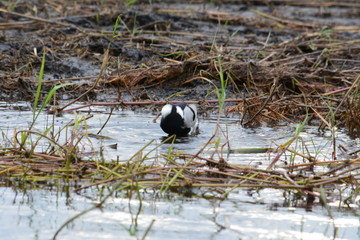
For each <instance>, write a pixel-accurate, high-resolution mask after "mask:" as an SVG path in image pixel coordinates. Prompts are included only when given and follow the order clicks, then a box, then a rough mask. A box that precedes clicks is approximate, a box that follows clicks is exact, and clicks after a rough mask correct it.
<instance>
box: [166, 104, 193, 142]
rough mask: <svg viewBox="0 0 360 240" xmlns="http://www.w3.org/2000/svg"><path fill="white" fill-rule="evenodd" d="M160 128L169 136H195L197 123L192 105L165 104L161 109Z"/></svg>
mask: <svg viewBox="0 0 360 240" xmlns="http://www.w3.org/2000/svg"><path fill="white" fill-rule="evenodd" d="M160 127H161V128H162V130H163V131H164V132H166V133H167V134H169V135H173V134H175V135H177V136H186V135H187V134H189V133H190V134H197V133H198V130H199V129H198V128H199V122H198V117H197V109H196V106H195V105H194V104H187V103H179V104H174V105H171V104H166V105H165V106H164V107H163V108H162V109H161V122H160Z"/></svg>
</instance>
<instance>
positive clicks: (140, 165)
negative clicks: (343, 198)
mask: <svg viewBox="0 0 360 240" xmlns="http://www.w3.org/2000/svg"><path fill="white" fill-rule="evenodd" d="M147 151H148V150H147V149H146V148H143V149H142V150H140V151H139V152H137V153H136V154H135V155H134V157H132V158H131V159H129V160H128V161H97V160H96V161H95V160H81V159H72V161H71V162H69V158H68V157H61V156H59V155H55V154H52V155H50V154H46V153H37V152H34V153H31V154H30V153H29V152H27V151H21V150H20V149H14V148H12V149H11V148H9V149H1V152H0V155H1V156H0V175H1V178H2V179H3V181H4V182H11V181H18V180H21V181H23V182H28V183H39V184H41V183H46V184H48V183H51V182H52V181H54V182H58V181H60V183H61V184H65V183H68V184H69V183H70V184H71V185H72V186H75V185H76V186H79V185H81V186H80V187H74V188H75V191H82V190H84V189H86V188H91V187H93V186H99V185H100V186H103V185H109V186H114V185H116V184H117V183H119V182H121V184H120V186H118V188H119V189H133V188H134V187H136V188H139V189H148V188H149V189H159V190H161V191H168V190H174V191H177V190H178V189H180V192H181V189H184V188H185V189H188V192H189V191H190V192H191V191H192V189H196V191H197V192H198V191H200V192H202V193H205V192H208V191H209V189H212V190H213V191H217V192H222V193H223V194H222V197H226V196H227V194H228V193H230V192H231V191H232V190H233V189H235V188H251V189H262V188H276V189H284V190H294V191H297V192H299V193H301V194H303V195H305V196H307V195H313V196H316V197H320V194H319V193H318V192H319V189H320V188H326V189H333V188H335V187H336V186H338V185H344V184H345V185H348V186H353V187H354V188H355V189H358V182H359V179H360V178H359V175H360V172H359V169H360V165H359V164H360V158H359V157H357V158H352V159H346V160H345V159H344V160H332V161H317V160H316V159H315V160H313V161H311V162H310V161H309V162H307V163H297V164H295V163H294V164H288V165H285V164H276V165H275V164H273V163H271V164H270V165H269V166H268V167H267V168H263V169H259V168H255V167H252V166H243V165H236V164H230V163H228V162H226V161H224V160H223V159H220V160H215V159H214V158H213V157H205V156H206V155H208V154H201V153H200V152H199V153H197V154H187V153H180V154H179V153H168V154H166V155H165V154H159V155H158V156H156V157H155V158H151V159H148V158H147V157H146V155H147V154H143V153H146V152H147ZM272 151H274V150H272ZM282 152H283V151H279V152H278V154H279V153H282ZM278 154H276V155H278ZM142 155H145V157H141V156H142ZM203 155H205V156H203ZM277 157H278V156H275V157H274V160H275V161H276V159H277ZM318 167H321V168H320V169H322V170H319V168H318ZM314 168H317V170H316V171H314ZM75 183H76V184H75ZM80 183H81V184H80ZM354 194H356V191H354ZM348 198H349V199H350V198H351V196H348Z"/></svg>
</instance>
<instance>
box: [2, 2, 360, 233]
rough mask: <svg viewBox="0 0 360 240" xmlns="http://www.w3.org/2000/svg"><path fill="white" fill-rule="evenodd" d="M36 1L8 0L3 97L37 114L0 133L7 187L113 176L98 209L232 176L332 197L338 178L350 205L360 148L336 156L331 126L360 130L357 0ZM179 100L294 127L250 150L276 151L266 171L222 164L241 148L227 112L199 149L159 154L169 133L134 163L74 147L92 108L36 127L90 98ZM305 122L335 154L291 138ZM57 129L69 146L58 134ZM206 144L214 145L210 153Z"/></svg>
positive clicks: (88, 182) (230, 183) (233, 184)
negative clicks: (323, 156) (122, 196)
mask: <svg viewBox="0 0 360 240" xmlns="http://www.w3.org/2000/svg"><path fill="white" fill-rule="evenodd" d="M40 2H41V1H35V0H33V1H2V3H0V20H1V21H0V22H1V23H0V30H1V33H0V38H1V42H0V48H1V51H0V59H1V66H0V79H1V81H0V90H1V92H2V93H1V95H0V98H1V99H2V100H4V101H6V102H16V101H20V100H26V101H29V102H31V103H33V112H34V117H33V123H32V124H31V126H29V127H28V128H27V129H26V130H15V131H14V136H6V137H5V139H7V141H6V143H1V147H0V176H1V179H2V180H1V182H2V183H1V184H2V185H4V186H6V185H9V186H10V185H12V183H16V182H27V183H29V185H31V184H32V183H45V185H47V184H48V185H56V184H58V183H59V182H61V183H60V185H61V184H64V183H70V184H72V183H75V182H78V181H81V182H82V183H83V184H82V185H81V186H80V187H76V186H75V185H72V186H74V189H73V190H74V191H77V192H78V191H82V190H84V189H86V188H91V187H95V186H101V185H106V186H109V185H110V186H113V188H112V189H113V190H112V191H110V193H109V195H107V196H106V197H104V198H102V201H101V202H100V203H99V204H97V205H96V206H95V207H94V208H101V205H102V204H103V203H104V202H105V201H106V199H107V198H108V197H109V196H111V194H112V193H113V192H114V191H119V190H123V189H130V190H133V191H135V192H139V190H140V189H148V188H151V189H153V188H155V189H158V190H159V191H161V192H166V191H170V190H171V191H176V192H179V193H181V192H189V191H188V190H184V189H190V192H191V189H203V193H205V192H207V191H208V189H213V190H214V189H215V191H216V192H218V193H219V194H217V195H216V197H219V198H224V199H225V198H226V196H227V195H228V194H229V193H231V191H232V190H234V189H236V188H252V189H263V188H279V189H284V190H289V191H296V192H297V193H299V194H300V195H301V196H302V197H303V198H304V201H305V202H306V205H307V206H306V207H309V208H311V204H312V203H313V202H314V201H315V199H318V200H319V201H320V202H321V203H322V204H324V206H327V201H328V198H327V195H328V194H329V193H330V192H332V190H333V189H335V188H337V187H339V186H340V185H342V186H346V187H347V188H350V189H352V190H351V192H350V193H349V194H347V195H346V196H343V198H342V199H341V205H342V206H348V207H349V206H350V205H351V204H354V203H355V199H356V198H357V196H358V194H359V191H360V188H359V180H360V176H359V175H360V171H359V168H360V165H359V163H360V157H359V151H360V150H357V151H353V152H349V151H348V152H347V151H346V149H345V150H344V149H342V150H343V151H344V152H346V154H347V156H348V158H346V159H336V156H337V154H336V152H337V151H338V149H339V146H337V144H336V131H337V129H338V128H345V129H347V131H348V134H349V136H351V137H353V138H357V137H359V134H360V67H359V66H360V27H359V26H360V25H356V24H353V23H354V22H356V21H357V22H358V20H356V18H357V19H358V18H359V10H360V4H359V3H358V2H357V1H351V0H348V1H342V2H334V1H321V2H313V1H279V0H268V1H266V4H265V3H264V1H210V2H209V3H204V1H193V3H192V4H188V5H186V4H178V3H174V2H173V1H150V2H149V1H124V2H121V1H112V0H109V1H94V2H96V3H89V2H87V1H81V0H80V1H67V0H65V1H61V2H58V1H51V2H50V1H45V2H46V4H40ZM234 2H236V3H238V4H234ZM355 10H356V11H355ZM345 16H346V18H345ZM304 19H309V20H307V21H306V20H304ZM65 96H66V97H65ZM104 99H105V100H106V101H104ZM179 101H186V102H189V103H197V104H198V105H199V108H200V109H201V110H202V111H203V112H206V111H210V110H209V109H210V108H211V109H212V111H216V112H217V114H218V116H219V117H218V121H220V119H221V118H220V116H223V115H224V114H238V115H240V116H241V118H240V120H239V122H240V123H241V125H242V126H243V127H256V126H259V124H261V123H263V122H268V123H271V124H276V123H279V122H289V123H298V127H297V129H296V131H295V133H294V137H293V138H292V139H291V140H290V141H288V142H287V143H285V144H283V145H279V146H277V148H276V149H254V151H255V152H258V151H268V152H271V153H272V154H273V156H274V158H273V159H272V160H271V163H270V164H269V165H268V166H267V167H266V168H264V169H258V168H254V167H251V166H239V165H234V164H230V163H228V162H226V157H224V155H226V152H227V153H229V152H231V151H246V149H245V150H241V149H240V150H239V149H238V150H236V149H230V147H229V143H228V140H227V136H226V134H225V133H224V130H222V129H220V126H219V124H218V127H217V128H216V129H215V131H214V135H213V136H212V137H211V138H210V139H209V140H208V142H206V143H204V147H202V148H201V149H199V151H198V152H197V153H196V154H189V153H186V152H183V153H177V152H174V151H172V148H171V145H170V147H169V151H168V153H167V154H161V153H159V154H158V155H157V156H156V157H151V158H150V157H149V154H150V153H152V152H154V151H156V149H157V148H158V147H159V146H160V145H162V144H164V142H163V143H160V144H159V145H158V146H155V147H154V146H153V145H151V143H152V142H149V143H148V144H146V145H145V146H143V147H142V148H141V149H139V151H138V152H137V153H135V154H134V155H133V157H131V158H130V159H128V161H126V162H119V161H116V160H113V159H105V160H104V159H102V160H99V159H97V158H96V159H90V160H83V158H82V154H83V153H82V152H81V151H80V150H79V147H78V146H79V144H80V143H81V141H82V140H83V139H84V138H88V135H87V134H88V133H87V132H86V131H85V132H83V131H79V128H81V127H84V126H83V125H84V123H85V122H86V119H84V118H81V119H75V120H74V121H73V122H71V123H67V124H66V125H64V127H63V128H62V129H60V130H57V131H56V130H55V129H54V128H53V127H51V126H50V127H48V128H47V129H45V130H44V131H43V132H39V131H37V130H35V129H33V125H34V123H35V122H36V120H37V117H38V116H39V114H40V113H43V112H44V110H47V111H48V113H49V114H53V117H54V118H56V115H57V114H62V112H75V111H77V110H79V109H81V108H89V107H91V106H104V107H107V108H109V109H111V112H112V111H113V109H114V108H115V107H119V108H129V107H136V108H140V107H144V108H145V107H149V106H150V108H151V109H152V110H154V112H155V111H156V110H158V108H159V106H160V105H162V104H165V103H169V102H170V103H176V102H179ZM64 102H65V105H62V104H64ZM74 104H77V105H76V106H75V107H74V106H73V105H74ZM79 104H80V106H79ZM214 109H215V110H214ZM110 117H111V113H110V114H109V116H108V119H109V118H110ZM106 122H107V121H106ZM106 122H105V124H104V126H103V127H106ZM306 124H316V125H318V126H319V131H321V130H330V132H331V138H332V145H333V152H332V156H330V157H329V159H331V160H329V161H320V160H318V159H316V158H314V157H313V156H312V154H311V153H309V152H306V151H305V150H304V151H303V152H300V151H298V150H296V147H293V145H294V144H296V143H297V142H298V141H300V140H299V134H300V132H301V130H302V128H303V127H304V126H305V125H306ZM24 127H27V126H24ZM84 128H85V129H86V127H84ZM2 134H3V135H4V134H5V133H3V132H2ZM61 134H63V135H65V136H67V143H66V144H61V143H59V142H58V139H59V136H60V135H61ZM99 134H100V132H99ZM221 139H225V142H226V143H225V144H223V145H221V144H220V142H221V141H220V140H221ZM40 141H45V142H47V143H48V145H49V148H48V149H47V151H44V152H38V151H37V150H36V147H37V144H38V143H39V142H40ZM169 141H170V142H171V141H174V138H172V137H170V138H169V139H167V142H169ZM205 148H212V149H214V150H213V154H203V153H204V149H205ZM304 149H306V146H305V148H304ZM285 153H288V154H290V155H291V156H293V159H295V157H300V158H302V159H303V162H302V163H299V162H295V161H290V162H289V163H288V164H287V165H284V164H283V163H280V161H279V159H280V158H281V156H283V154H285ZM149 160H154V161H153V162H152V163H149ZM150 162H151V161H150ZM319 166H324V167H323V168H321V169H322V170H319V168H318V167H319ZM314 169H316V170H314ZM198 197H206V194H203V195H201V194H200V195H198ZM327 207H328V206H327ZM329 211H330V210H329ZM80 215H81V214H80ZM71 220H73V219H71ZM65 225H66V224H65ZM63 227H64V226H63ZM150 228H151V226H149V229H150ZM61 229H62V228H60V229H59V231H60V230H61ZM56 235H57V233H56V234H55V236H54V239H55V238H56Z"/></svg>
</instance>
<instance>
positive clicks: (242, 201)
mask: <svg viewBox="0 0 360 240" xmlns="http://www.w3.org/2000/svg"><path fill="white" fill-rule="evenodd" d="M0 105H1V108H2V109H1V112H2V113H1V117H0V127H1V131H2V133H4V134H2V139H1V145H6V144H7V143H6V142H8V140H9V139H5V138H4V136H8V138H10V139H11V136H12V134H13V131H14V129H16V130H21V129H25V128H27V127H28V126H29V124H30V123H31V120H32V112H31V111H29V110H27V109H29V106H28V105H27V104H25V103H18V104H12V105H8V104H5V103H2V104H0ZM108 112H109V110H108V109H104V108H91V111H82V112H79V113H76V114H74V113H67V114H64V115H63V116H61V117H56V118H55V120H54V121H53V119H52V118H53V116H52V115H46V114H42V115H41V116H40V117H39V119H38V121H37V124H36V125H35V128H36V129H38V130H40V131H44V130H41V129H45V128H46V127H47V126H49V125H51V124H52V123H53V122H54V125H55V129H56V128H60V127H62V126H64V125H65V124H67V123H68V122H70V121H71V120H73V119H75V118H76V117H77V118H80V117H81V116H89V114H91V115H93V117H92V118H89V119H88V120H87V121H86V125H85V127H84V126H83V127H82V128H81V131H87V132H88V133H89V138H87V139H84V141H83V144H82V146H83V149H82V150H84V151H88V152H98V151H99V149H100V148H102V149H103V152H102V155H101V154H97V155H96V156H97V157H100V156H104V158H105V159H112V160H114V159H118V160H120V161H126V160H128V159H129V158H131V156H132V155H134V154H135V153H137V152H138V151H139V149H141V148H142V147H143V146H145V145H146V144H147V143H149V142H150V141H151V140H153V139H155V140H154V142H153V144H151V145H149V146H148V147H147V148H145V149H144V150H143V153H142V154H147V153H148V152H149V151H150V150H151V149H153V148H154V147H155V146H157V145H159V144H160V143H161V141H162V140H163V139H164V138H165V137H166V136H165V135H164V133H163V132H162V131H161V129H160V127H159V123H153V119H154V115H153V114H150V113H143V112H141V111H137V112H132V111H122V110H114V112H113V113H112V116H111V118H110V121H109V122H108V123H107V125H106V127H105V128H104V129H103V131H102V132H101V135H102V136H104V137H103V138H101V139H99V138H95V137H91V136H92V135H91V133H94V134H96V133H97V132H98V131H99V129H100V128H101V126H102V125H103V124H104V122H105V121H106V119H107V117H108ZM237 120H238V119H236V118H221V119H220V122H221V124H220V125H221V129H222V130H223V131H224V135H222V142H223V143H224V142H225V139H226V138H225V136H227V138H228V140H229V142H230V148H231V149H244V148H273V147H276V146H275V144H274V143H275V142H276V143H279V144H283V143H285V142H287V141H288V140H289V139H291V137H293V136H294V133H295V128H296V125H295V124H294V125H284V126H278V127H266V126H263V127H260V128H255V129H245V128H243V127H241V126H240V125H239V123H238V121H237ZM200 121H201V122H200V130H201V132H200V134H199V135H197V136H193V137H187V138H183V139H180V140H177V141H176V142H175V144H174V145H173V150H174V151H175V152H181V151H183V152H186V153H196V152H197V151H198V150H199V149H200V148H201V147H203V145H204V144H205V143H206V142H207V141H208V140H209V138H210V137H211V136H212V135H213V133H214V131H215V128H216V119H215V118H203V117H201V118H200ZM158 122H159V119H158ZM336 134H337V139H338V142H337V144H342V145H343V146H346V147H347V148H349V149H358V148H359V147H360V143H359V140H358V139H355V140H352V139H350V138H348V137H347V136H346V134H345V133H343V132H342V131H341V130H339V131H338V132H337V133H336ZM300 136H301V138H302V142H299V149H301V146H304V145H306V146H307V148H308V151H310V152H311V153H312V154H313V155H314V156H317V159H319V160H330V159H329V156H331V151H332V144H331V133H330V132H325V133H322V134H319V133H318V131H317V128H316V127H305V128H304V130H303V131H302V133H301V134H300ZM170 146H171V145H170V144H164V145H162V146H161V147H159V148H158V149H157V150H156V151H158V152H163V153H166V152H167V151H168V149H169V147H170ZM41 147H44V148H45V147H46V144H44V145H43V146H41ZM156 151H155V152H153V153H151V154H154V156H155V154H157V153H158V152H156ZM212 151H213V149H212V148H211V144H210V145H209V147H207V148H206V149H205V154H211V153H212ZM299 151H300V150H299ZM91 156H92V155H91V154H88V155H87V157H89V158H90V157H91ZM274 156H275V155H273V154H269V153H246V154H243V153H242V154H240V153H236V151H235V152H232V153H230V154H229V155H226V154H224V157H225V159H226V160H227V161H229V162H231V163H233V164H240V165H252V166H255V167H259V168H266V167H267V166H268V164H269V163H270V162H271V160H272V159H273V158H274ZM93 157H94V156H93ZM338 157H339V158H341V155H338ZM288 158H289V156H284V157H283V159H282V161H280V163H282V162H284V161H288ZM155 160H156V158H155ZM148 161H151V160H148ZM296 161H299V162H302V159H296ZM1 182H2V184H1V185H2V186H1V187H0V202H1V205H0V211H1V213H2V217H1V218H0V219H1V220H0V226H1V227H0V232H1V233H2V237H1V239H50V238H52V236H53V235H54V233H55V232H56V230H57V229H58V228H59V227H60V226H61V225H62V224H63V223H64V222H65V221H66V220H68V219H69V218H71V217H73V216H74V215H76V214H77V213H79V212H81V211H83V210H86V209H88V208H90V207H92V206H93V204H95V203H98V202H99V196H98V195H99V190H100V188H90V189H86V190H84V191H81V192H79V193H76V192H74V190H73V188H72V187H71V186H68V185H67V184H66V183H59V184H58V186H59V187H54V186H56V185H57V184H53V185H51V186H48V187H46V184H45V187H44V185H38V184H37V183H34V184H32V185H31V184H27V185H26V186H25V187H24V186H22V183H21V181H14V182H12V183H11V184H9V183H8V184H7V186H4V184H3V180H1ZM104 191H105V192H106V191H107V190H106V188H105V189H104ZM192 191H193V194H192V197H186V196H184V195H183V194H179V193H175V192H168V193H160V192H159V190H158V189H153V190H143V191H141V192H140V194H141V199H142V200H141V202H140V201H139V200H138V198H136V197H134V196H133V197H132V199H131V197H129V194H130V193H129V192H128V191H125V190H124V191H119V192H117V193H116V195H115V196H113V197H111V198H110V199H108V200H107V201H106V203H105V204H104V206H103V208H102V209H101V211H100V210H98V209H96V210H93V211H91V212H89V213H87V214H85V215H84V216H82V217H80V218H79V219H77V220H76V221H74V222H73V223H71V224H70V225H68V226H67V227H66V228H65V229H64V230H63V231H62V232H61V233H60V234H59V236H58V239H84V238H86V239H141V238H142V236H143V235H144V234H145V232H146V229H147V228H148V227H149V226H150V224H151V223H152V221H154V222H153V225H152V227H151V230H150V232H149V233H148V235H147V237H146V239H169V238H171V239H195V238H196V239H333V236H334V234H336V236H337V238H336V239H358V238H359V237H360V222H359V218H358V214H359V200H357V204H353V205H352V206H351V208H345V207H340V208H338V206H339V203H338V201H337V200H338V199H336V198H334V199H333V201H332V202H331V203H330V204H329V205H330V211H331V215H332V218H331V217H329V212H328V210H327V209H326V208H324V207H322V206H321V204H320V203H319V202H317V201H315V204H314V205H313V207H312V209H310V210H309V209H307V210H306V209H305V207H304V199H303V198H302V197H301V196H299V195H297V194H296V193H295V192H291V191H284V190H277V189H263V190H258V191H257V190H255V189H235V190H234V191H232V192H231V193H230V194H229V196H228V198H227V199H226V200H219V199H216V198H214V197H216V195H217V194H218V193H217V192H216V191H215V192H214V191H211V190H210V191H209V192H208V193H202V194H203V196H207V197H208V198H202V197H200V196H199V197H197V194H201V193H200V192H199V193H197V189H194V190H192ZM336 231H337V232H336ZM335 232H336V233H335Z"/></svg>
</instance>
